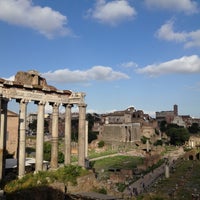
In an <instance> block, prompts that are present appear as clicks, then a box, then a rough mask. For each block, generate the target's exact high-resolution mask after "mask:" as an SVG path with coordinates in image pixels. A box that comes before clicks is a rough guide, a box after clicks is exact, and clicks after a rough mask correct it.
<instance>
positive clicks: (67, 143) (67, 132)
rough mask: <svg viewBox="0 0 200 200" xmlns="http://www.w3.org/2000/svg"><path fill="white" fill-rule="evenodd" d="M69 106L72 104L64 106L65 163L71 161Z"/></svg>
mask: <svg viewBox="0 0 200 200" xmlns="http://www.w3.org/2000/svg"><path fill="white" fill-rule="evenodd" d="M71 108H72V104H67V105H66V108H65V109H66V110H65V152H64V154H65V165H68V164H70V163H71Z"/></svg>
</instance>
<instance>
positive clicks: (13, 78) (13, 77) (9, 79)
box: [3, 76, 15, 81]
mask: <svg viewBox="0 0 200 200" xmlns="http://www.w3.org/2000/svg"><path fill="white" fill-rule="evenodd" d="M3 79H5V80H8V81H14V80H15V76H10V77H8V78H3Z"/></svg>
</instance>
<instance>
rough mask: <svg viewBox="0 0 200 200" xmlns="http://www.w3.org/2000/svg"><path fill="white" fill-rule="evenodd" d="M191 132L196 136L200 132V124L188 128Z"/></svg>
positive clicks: (193, 124)
mask: <svg viewBox="0 0 200 200" xmlns="http://www.w3.org/2000/svg"><path fill="white" fill-rule="evenodd" d="M188 130H189V132H190V133H192V134H196V133H198V132H199V131H200V128H199V124H198V123H192V125H191V126H190V127H189V128H188Z"/></svg>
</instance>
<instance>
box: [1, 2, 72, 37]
mask: <svg viewBox="0 0 200 200" xmlns="http://www.w3.org/2000/svg"><path fill="white" fill-rule="evenodd" d="M0 20H2V21H5V22H8V23H10V24H14V25H18V26H24V27H28V28H31V29H34V30H36V31H38V32H39V33H40V34H43V35H45V36H46V37H48V38H53V37H54V36H56V35H60V36H65V35H70V34H71V31H70V29H68V28H67V27H66V26H65V25H66V24H67V17H66V16H64V15H62V14H61V13H59V12H57V11H54V10H52V9H51V8H50V7H43V8H42V7H40V6H34V5H33V3H32V1H31V0H0Z"/></svg>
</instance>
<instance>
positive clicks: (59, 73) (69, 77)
mask: <svg viewBox="0 0 200 200" xmlns="http://www.w3.org/2000/svg"><path fill="white" fill-rule="evenodd" d="M42 76H43V77H45V78H46V79H47V81H52V82H57V83H83V82H89V81H95V80H96V81H114V80H119V79H128V78H129V76H128V75H126V74H124V73H122V72H117V71H114V70H113V69H112V68H111V67H105V66H94V67H92V68H90V69H88V70H85V71H81V70H74V71H70V70H69V69H60V70H56V71H54V72H52V71H50V72H47V73H43V74H42Z"/></svg>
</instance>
